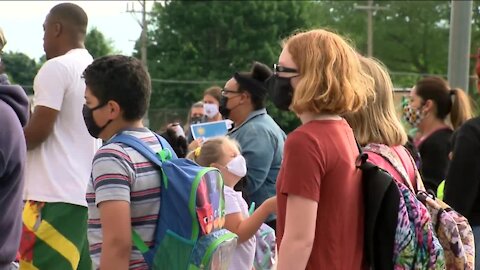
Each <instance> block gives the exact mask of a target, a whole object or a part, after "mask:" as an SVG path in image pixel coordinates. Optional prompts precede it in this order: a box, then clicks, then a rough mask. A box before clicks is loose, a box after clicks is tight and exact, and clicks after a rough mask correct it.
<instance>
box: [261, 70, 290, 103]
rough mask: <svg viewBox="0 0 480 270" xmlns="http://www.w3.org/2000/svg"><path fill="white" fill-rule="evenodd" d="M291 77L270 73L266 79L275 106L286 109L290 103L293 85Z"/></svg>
mask: <svg viewBox="0 0 480 270" xmlns="http://www.w3.org/2000/svg"><path fill="white" fill-rule="evenodd" d="M292 78H293V77H290V78H285V77H278V76H277V75H272V76H271V77H270V78H268V80H267V82H266V83H267V86H268V91H269V95H270V98H271V99H272V102H273V104H274V105H275V107H277V108H279V109H280V110H283V111H288V110H289V109H288V108H289V107H290V104H292V97H293V87H292V84H291V80H292Z"/></svg>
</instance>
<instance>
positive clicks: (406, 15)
mask: <svg viewBox="0 0 480 270" xmlns="http://www.w3.org/2000/svg"><path fill="white" fill-rule="evenodd" d="M366 4H367V3H366V1H318V2H316V5H314V6H313V7H312V8H311V9H310V10H309V11H308V14H309V15H308V16H309V18H310V21H312V24H313V25H314V26H318V27H328V28H332V29H334V30H336V31H337V32H338V33H340V34H342V35H344V36H347V37H349V38H350V39H351V40H352V41H353V43H354V44H355V45H356V47H357V49H358V50H359V51H360V52H361V53H362V54H364V55H366V52H367V27H366V22H367V15H366V12H365V11H364V10H361V9H358V8H356V7H357V6H365V5H366ZM375 4H378V5H379V6H381V7H383V8H385V9H382V10H378V11H376V12H374V16H373V22H374V23H373V33H374V40H373V44H374V45H373V56H374V57H376V58H378V59H380V60H381V61H382V62H383V63H384V64H385V65H386V66H387V67H388V68H389V70H390V72H391V76H392V80H393V82H394V84H395V85H396V86H399V87H410V86H411V85H412V84H414V83H415V82H416V81H417V80H418V79H419V78H420V77H421V76H420V75H415V74H442V75H443V74H446V73H447V63H448V37H449V20H450V3H449V1H375ZM409 74H412V75H409Z"/></svg>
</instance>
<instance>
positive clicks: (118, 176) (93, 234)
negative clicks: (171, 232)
mask: <svg viewBox="0 0 480 270" xmlns="http://www.w3.org/2000/svg"><path fill="white" fill-rule="evenodd" d="M123 132H124V133H126V134H129V135H133V136H135V137H137V138H140V139H141V140H142V141H143V142H145V143H146V144H147V145H149V146H151V147H152V149H153V150H154V151H159V150H161V145H160V143H159V142H158V140H157V138H156V137H155V135H154V134H153V133H152V132H151V131H150V130H148V129H146V128H141V129H132V130H126V131H123ZM110 200H120V201H127V202H129V203H130V213H131V225H132V228H133V229H134V230H135V231H136V232H137V233H138V234H139V235H140V237H141V238H142V239H143V240H144V241H145V242H146V243H147V245H150V244H153V240H154V233H155V227H156V223H157V219H158V211H159V209H160V171H159V170H158V167H156V166H155V165H153V164H152V163H151V162H150V161H148V160H147V159H146V158H144V157H143V156H142V155H141V154H140V153H138V152H137V151H136V150H134V149H133V148H131V147H129V146H126V145H124V144H117V143H108V142H107V143H106V144H105V145H103V146H102V147H101V148H100V149H99V150H98V152H97V153H96V154H95V157H94V159H93V165H92V175H91V179H90V181H89V183H88V188H87V202H88V241H89V244H90V255H91V257H92V261H93V263H94V265H95V267H96V269H98V267H99V265H100V254H101V246H102V225H101V223H100V213H99V210H98V207H97V206H98V204H100V203H101V202H104V201H110ZM129 269H131V270H132V269H134V270H143V269H148V267H147V265H146V263H145V261H144V260H143V256H142V254H141V253H140V252H139V251H138V250H137V249H136V248H135V247H134V246H132V253H131V256H130V268H129Z"/></svg>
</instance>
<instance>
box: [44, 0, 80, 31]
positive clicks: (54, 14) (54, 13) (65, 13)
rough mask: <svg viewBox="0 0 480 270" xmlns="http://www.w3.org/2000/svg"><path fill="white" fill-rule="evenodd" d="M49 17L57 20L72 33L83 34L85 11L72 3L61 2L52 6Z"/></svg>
mask: <svg viewBox="0 0 480 270" xmlns="http://www.w3.org/2000/svg"><path fill="white" fill-rule="evenodd" d="M48 16H49V19H50V20H52V21H57V22H59V23H61V24H62V25H64V27H67V28H68V30H70V31H72V32H73V33H76V34H80V35H83V36H85V35H86V33H87V26H88V17H87V14H86V13H85V11H84V10H83V9H82V8H81V7H79V6H77V5H75V4H72V3H62V4H58V5H56V6H54V7H53V8H52V9H51V10H50V13H49V15H48Z"/></svg>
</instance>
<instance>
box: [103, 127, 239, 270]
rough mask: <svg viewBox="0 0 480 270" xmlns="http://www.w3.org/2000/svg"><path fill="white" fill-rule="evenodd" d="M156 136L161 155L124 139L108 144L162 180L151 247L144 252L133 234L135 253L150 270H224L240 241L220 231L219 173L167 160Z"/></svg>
mask: <svg viewBox="0 0 480 270" xmlns="http://www.w3.org/2000/svg"><path fill="white" fill-rule="evenodd" d="M156 136H157V138H158V140H159V141H160V143H161V144H162V148H163V149H164V150H161V151H160V152H159V153H154V152H153V150H152V149H151V148H150V147H149V146H148V145H146V144H145V143H144V142H142V141H141V140H139V139H137V138H136V137H134V136H131V135H127V134H120V135H117V136H115V137H114V138H112V139H111V141H110V142H114V143H123V144H126V145H128V146H130V147H132V148H134V149H135V150H137V151H138V152H139V153H140V154H142V155H143V156H144V157H145V158H147V159H148V160H150V161H151V162H153V163H154V164H156V165H157V166H159V167H160V169H161V171H162V174H163V177H162V191H161V194H160V196H161V198H160V212H159V219H158V221H157V225H156V229H155V239H154V243H153V245H151V246H148V245H147V244H145V242H144V241H143V240H142V239H141V238H140V236H139V235H138V234H137V233H136V232H135V231H134V230H132V239H133V243H134V245H135V247H136V248H138V250H140V252H142V254H143V257H144V259H145V261H146V262H147V264H148V265H149V268H150V269H153V270H156V269H162V270H173V269H175V270H197V269H215V270H217V269H219V270H226V269H227V268H228V266H229V264H230V260H231V258H232V256H233V253H234V251H235V248H236V246H237V238H238V237H237V235H236V234H234V233H232V232H230V231H228V230H226V229H224V228H223V225H224V223H225V202H224V195H223V180H222V176H221V174H220V171H218V170H217V169H215V168H205V167H201V166H199V165H198V164H196V163H194V162H192V161H190V160H188V159H183V158H178V159H171V153H170V152H169V151H168V149H165V148H164V147H163V146H168V143H167V142H166V141H165V139H163V138H162V137H160V136H158V135H156ZM169 154H170V157H169Z"/></svg>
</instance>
